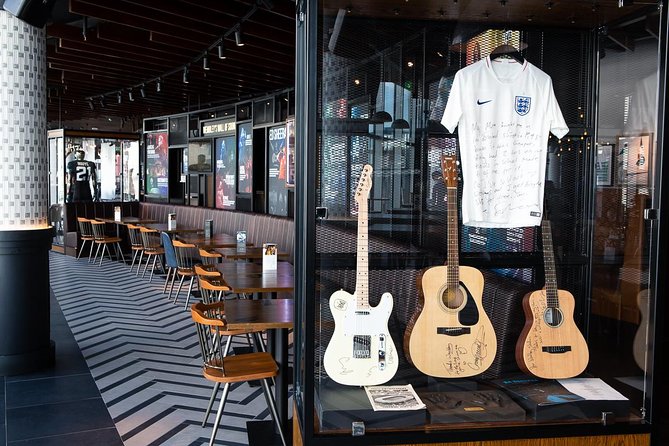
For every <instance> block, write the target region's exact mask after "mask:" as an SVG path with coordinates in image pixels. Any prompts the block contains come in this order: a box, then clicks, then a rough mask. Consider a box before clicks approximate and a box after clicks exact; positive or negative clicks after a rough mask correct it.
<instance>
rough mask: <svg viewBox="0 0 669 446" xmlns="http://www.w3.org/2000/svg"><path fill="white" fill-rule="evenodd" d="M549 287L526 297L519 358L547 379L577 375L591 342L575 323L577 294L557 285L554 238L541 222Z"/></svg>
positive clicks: (525, 367)
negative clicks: (575, 298)
mask: <svg viewBox="0 0 669 446" xmlns="http://www.w3.org/2000/svg"><path fill="white" fill-rule="evenodd" d="M541 237H542V241H543V245H544V247H543V253H544V269H545V271H546V286H545V287H544V289H542V290H538V291H533V292H531V293H528V294H526V295H525V297H523V310H524V311H525V326H524V327H523V330H522V332H521V334H520V338H519V339H518V343H517V344H516V361H517V362H518V366H519V367H520V368H521V370H523V371H524V372H525V373H529V374H531V375H534V376H537V377H539V378H546V379H563V378H572V377H574V376H577V375H579V374H581V373H582V372H583V370H585V368H586V366H587V365H588V360H589V354H588V345H587V344H586V342H585V339H584V338H583V335H582V334H581V332H580V331H579V329H578V327H577V326H576V324H575V323H574V296H572V294H571V293H570V292H569V291H565V290H559V289H558V288H557V279H556V275H555V259H554V256H553V237H552V235H551V224H550V222H549V221H548V220H545V219H544V220H543V221H542V222H541Z"/></svg>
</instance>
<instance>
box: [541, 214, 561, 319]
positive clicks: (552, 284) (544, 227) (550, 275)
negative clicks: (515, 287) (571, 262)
mask: <svg viewBox="0 0 669 446" xmlns="http://www.w3.org/2000/svg"><path fill="white" fill-rule="evenodd" d="M541 241H542V242H543V245H544V270H545V274H546V306H547V307H548V308H559V307H560V302H559V301H558V292H557V277H556V274H555V258H554V255H553V236H552V233H551V222H550V221H548V220H542V221H541Z"/></svg>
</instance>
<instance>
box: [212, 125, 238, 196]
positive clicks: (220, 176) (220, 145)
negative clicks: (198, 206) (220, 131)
mask: <svg viewBox="0 0 669 446" xmlns="http://www.w3.org/2000/svg"><path fill="white" fill-rule="evenodd" d="M214 147H215V148H216V207H217V208H219V209H234V208H235V197H236V195H237V193H236V190H235V187H236V184H237V150H236V146H235V137H234V136H225V137H221V138H216V139H215V140H214Z"/></svg>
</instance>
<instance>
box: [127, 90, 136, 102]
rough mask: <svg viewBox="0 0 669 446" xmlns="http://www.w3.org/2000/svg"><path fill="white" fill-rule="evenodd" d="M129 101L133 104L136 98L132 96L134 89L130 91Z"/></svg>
mask: <svg viewBox="0 0 669 446" xmlns="http://www.w3.org/2000/svg"><path fill="white" fill-rule="evenodd" d="M128 100H129V101H131V102H132V101H134V100H135V98H134V97H133V96H132V88H131V89H130V90H128Z"/></svg>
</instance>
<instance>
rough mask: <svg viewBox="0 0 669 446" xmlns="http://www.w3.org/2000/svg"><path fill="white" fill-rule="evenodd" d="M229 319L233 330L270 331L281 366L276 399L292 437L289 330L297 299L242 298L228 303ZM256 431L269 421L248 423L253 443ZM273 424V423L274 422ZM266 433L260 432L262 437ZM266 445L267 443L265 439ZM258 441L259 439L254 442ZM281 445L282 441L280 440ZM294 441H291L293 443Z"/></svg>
mask: <svg viewBox="0 0 669 446" xmlns="http://www.w3.org/2000/svg"><path fill="white" fill-rule="evenodd" d="M225 320H226V322H227V326H228V328H229V329H230V330H241V329H249V328H251V329H254V330H268V343H269V349H270V351H272V352H273V355H274V359H275V360H276V363H277V364H278V366H279V374H278V376H277V377H276V380H275V381H276V386H275V390H274V392H275V398H276V405H277V411H278V412H279V420H280V422H281V426H282V427H283V432H284V436H285V437H286V438H287V439H290V438H291V435H290V434H291V429H290V426H289V423H288V382H289V381H290V376H289V374H290V367H289V366H288V329H290V328H293V321H294V302H293V299H260V300H248V299H238V300H229V301H226V302H225ZM253 425H257V426H258V427H257V428H256V429H255V430H264V429H263V427H266V426H267V422H257V421H249V422H247V426H248V432H249V443H251V438H252V437H253V436H254V433H253V431H254V426H253ZM270 426H271V424H270ZM260 436H262V434H258V437H260ZM262 441H263V445H266V444H267V442H266V441H265V440H264V439H263V440H262ZM254 443H255V442H254ZM279 444H280V443H279ZM289 444H290V442H289Z"/></svg>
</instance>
